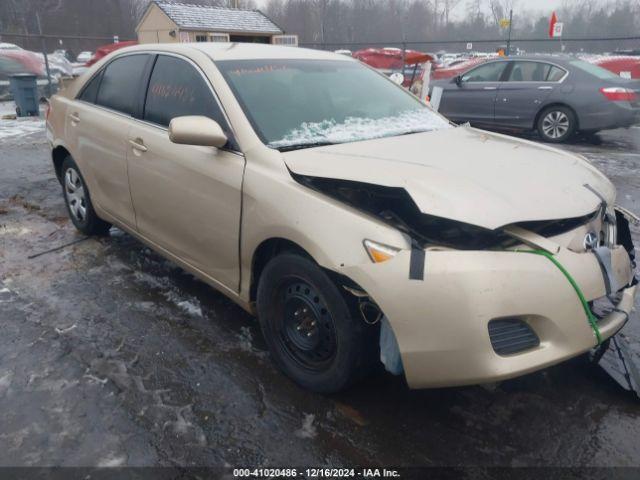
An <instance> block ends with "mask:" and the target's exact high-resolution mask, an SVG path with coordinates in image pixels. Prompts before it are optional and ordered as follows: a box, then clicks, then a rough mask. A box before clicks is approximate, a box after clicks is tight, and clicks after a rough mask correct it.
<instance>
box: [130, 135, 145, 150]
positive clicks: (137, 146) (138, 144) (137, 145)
mask: <svg viewBox="0 0 640 480" xmlns="http://www.w3.org/2000/svg"><path fill="white" fill-rule="evenodd" d="M129 143H130V144H131V147H132V148H133V149H134V150H137V151H139V152H146V151H147V150H148V149H147V147H145V146H144V142H143V141H142V139H141V138H136V139H135V140H129Z"/></svg>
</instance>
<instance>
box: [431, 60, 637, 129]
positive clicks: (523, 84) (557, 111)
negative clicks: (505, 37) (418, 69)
mask: <svg viewBox="0 0 640 480" xmlns="http://www.w3.org/2000/svg"><path fill="white" fill-rule="evenodd" d="M436 85H437V86H440V87H442V88H443V95H442V99H441V102H440V112H441V113H442V114H443V115H445V116H446V117H448V118H449V119H451V120H452V121H454V122H471V123H472V124H474V125H478V126H483V127H489V128H497V129H509V130H513V129H516V130H537V131H538V133H539V134H540V136H541V137H542V139H543V140H545V141H547V142H564V141H566V140H567V139H569V138H570V137H571V136H572V135H573V134H574V133H575V132H576V131H578V130H580V131H583V132H597V131H599V130H605V129H612V128H619V127H628V126H630V125H632V124H634V123H637V122H640V100H639V93H640V81H636V80H628V79H624V78H621V77H619V76H618V75H616V74H614V73H612V72H610V71H608V70H605V69H603V68H601V67H598V66H597V65H594V64H591V63H587V62H584V61H582V60H578V59H575V58H569V57H544V56H535V57H533V56H532V57H511V58H503V59H499V60H492V61H488V62H486V63H483V64H482V65H479V66H476V67H474V68H472V69H470V70H468V71H467V72H466V73H464V74H462V75H458V76H456V77H454V78H453V79H447V80H436V81H433V82H432V87H433V86H436Z"/></svg>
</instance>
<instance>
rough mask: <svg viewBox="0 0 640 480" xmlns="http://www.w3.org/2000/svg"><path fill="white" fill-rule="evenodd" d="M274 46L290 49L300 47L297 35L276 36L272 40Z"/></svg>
mask: <svg viewBox="0 0 640 480" xmlns="http://www.w3.org/2000/svg"><path fill="white" fill-rule="evenodd" d="M272 42H273V44H274V45H288V46H289V47H297V46H298V36H297V35H274V36H273V40H272Z"/></svg>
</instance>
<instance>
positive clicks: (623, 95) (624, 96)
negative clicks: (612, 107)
mask: <svg viewBox="0 0 640 480" xmlns="http://www.w3.org/2000/svg"><path fill="white" fill-rule="evenodd" d="M600 92H602V94H603V95H604V96H605V97H607V100H611V101H612V102H633V101H635V100H636V99H637V98H638V95H636V92H634V91H633V90H630V89H628V88H622V87H603V88H601V89H600Z"/></svg>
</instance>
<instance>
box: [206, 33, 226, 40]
mask: <svg viewBox="0 0 640 480" xmlns="http://www.w3.org/2000/svg"><path fill="white" fill-rule="evenodd" d="M209 41H210V42H228V41H229V34H228V33H210V34H209Z"/></svg>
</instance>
